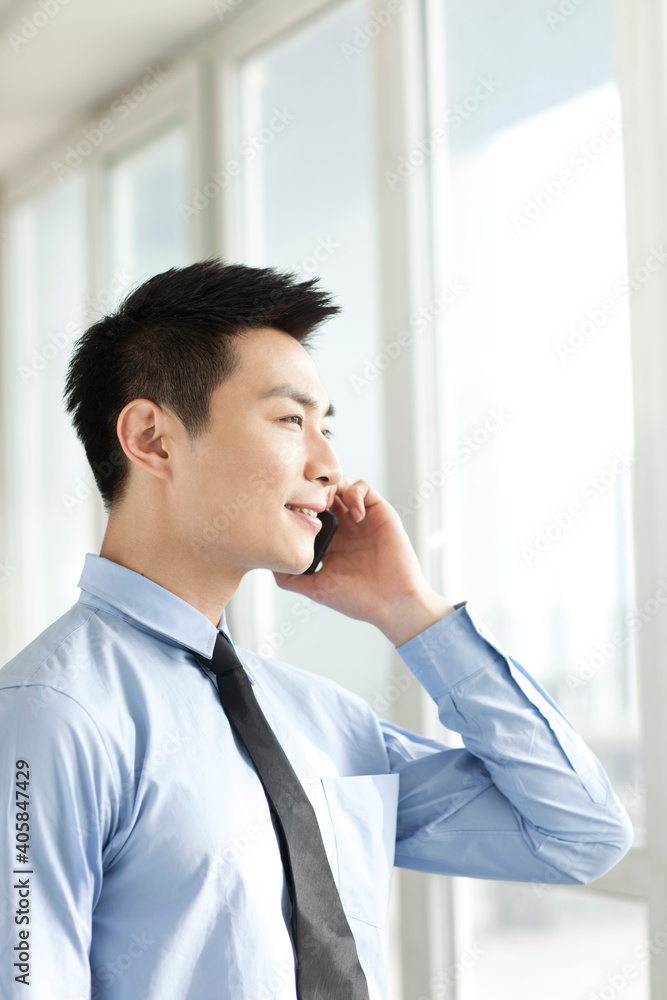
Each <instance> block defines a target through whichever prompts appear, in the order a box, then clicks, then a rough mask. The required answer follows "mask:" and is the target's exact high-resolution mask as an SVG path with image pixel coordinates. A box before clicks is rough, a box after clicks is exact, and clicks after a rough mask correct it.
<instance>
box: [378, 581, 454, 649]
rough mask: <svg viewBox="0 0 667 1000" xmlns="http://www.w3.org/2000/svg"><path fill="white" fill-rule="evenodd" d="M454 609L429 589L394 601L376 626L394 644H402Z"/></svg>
mask: <svg viewBox="0 0 667 1000" xmlns="http://www.w3.org/2000/svg"><path fill="white" fill-rule="evenodd" d="M454 610H455V609H454V608H453V607H452V605H451V604H449V602H448V601H446V600H445V598H444V597H442V596H441V595H440V594H438V593H437V592H436V591H435V590H432V589H429V590H428V591H421V592H420V593H418V594H411V595H408V596H406V597H404V598H401V599H400V600H399V601H396V602H395V603H394V604H393V605H392V606H391V608H389V609H388V611H387V613H386V615H385V617H384V619H383V621H382V622H381V623H380V624H378V628H379V629H380V631H381V632H382V633H383V634H384V635H385V636H386V637H387V639H389V641H390V642H391V643H392V644H393V645H394V646H402V645H403V643H405V642H408V641H409V640H410V639H414V637H415V636H416V635H419V633H420V632H423V631H424V630H425V629H427V628H430V626H431V625H435V623H436V622H439V621H440V620H441V619H442V618H444V617H445V616H446V615H450V614H452V613H453V611H454Z"/></svg>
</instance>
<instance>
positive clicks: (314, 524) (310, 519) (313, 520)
mask: <svg viewBox="0 0 667 1000" xmlns="http://www.w3.org/2000/svg"><path fill="white" fill-rule="evenodd" d="M285 509H286V510H288V511H289V512H290V514H293V515H294V517H298V518H299V520H300V521H304V522H305V523H306V524H309V525H310V527H311V528H314V529H315V531H316V532H317V531H320V529H321V527H322V522H321V521H320V519H319V517H315V516H314V515H312V514H304V512H303V511H302V510H293V509H292V507H288V505H287V504H285Z"/></svg>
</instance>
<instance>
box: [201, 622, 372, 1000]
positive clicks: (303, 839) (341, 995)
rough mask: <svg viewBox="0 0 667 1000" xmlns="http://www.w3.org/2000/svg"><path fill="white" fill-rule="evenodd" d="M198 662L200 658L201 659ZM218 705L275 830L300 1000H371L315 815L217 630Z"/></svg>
mask: <svg viewBox="0 0 667 1000" xmlns="http://www.w3.org/2000/svg"><path fill="white" fill-rule="evenodd" d="M200 659H201V658H200ZM201 662H202V663H204V664H205V665H206V666H207V667H209V669H211V670H212V671H213V672H214V674H215V675H216V681H217V685H218V692H219V694H220V701H221V702H222V707H223V708H224V710H225V714H226V716H227V718H228V719H229V722H230V725H231V726H232V729H233V730H234V732H235V733H236V734H237V736H238V737H239V739H240V740H241V742H242V743H243V745H244V746H245V748H246V750H247V751H248V754H249V755H250V759H251V760H252V762H253V764H254V765H255V768H256V770H257V773H258V775H259V777H260V780H261V782H262V785H263V786H264V791H265V793H266V797H267V799H268V801H269V806H270V809H271V813H272V815H273V816H274V817H275V819H276V826H277V828H278V833H279V841H280V853H281V856H282V859H283V865H284V867H285V875H286V877H287V883H288V887H289V891H290V898H291V901H292V909H293V913H292V918H293V929H294V938H295V941H294V945H295V950H296V986H297V996H298V997H299V1000H369V997H368V985H367V983H366V976H365V975H364V970H363V969H362V967H361V964H360V962H359V957H358V955H357V947H356V943H355V940H354V937H353V935H352V931H351V930H350V926H349V924H348V922H347V917H346V916H345V913H344V912H343V906H342V903H341V901H340V896H339V894H338V889H337V888H336V883H335V882H334V878H333V875H332V874H331V868H330V867H329V860H328V858H327V855H326V851H325V849H324V843H323V841H322V834H321V833H320V828H319V826H318V823H317V817H316V816H315V810H314V809H313V807H312V805H311V802H310V799H309V798H308V796H307V795H306V793H305V791H304V789H303V786H302V785H301V782H300V781H299V779H298V778H297V776H296V774H295V772H294V768H293V767H292V765H291V764H290V762H289V760H288V758H287V755H286V754H285V751H284V750H283V748H282V747H281V745H280V743H279V742H278V740H277V739H276V736H275V734H274V732H273V730H272V729H271V727H270V726H269V724H268V722H267V720H266V717H265V715H264V713H263V712H262V710H261V708H260V707H259V704H258V702H257V699H256V698H255V695H254V693H253V690H252V685H251V683H250V681H249V679H248V676H247V674H246V672H245V670H244V668H243V664H242V663H241V661H240V660H239V658H238V656H237V655H236V653H235V652H234V648H233V646H232V644H231V642H230V641H228V640H227V639H226V638H225V637H224V636H223V635H222V634H221V633H220V632H218V635H217V638H216V640H215V647H214V650H213V658H212V659H211V660H205V659H201Z"/></svg>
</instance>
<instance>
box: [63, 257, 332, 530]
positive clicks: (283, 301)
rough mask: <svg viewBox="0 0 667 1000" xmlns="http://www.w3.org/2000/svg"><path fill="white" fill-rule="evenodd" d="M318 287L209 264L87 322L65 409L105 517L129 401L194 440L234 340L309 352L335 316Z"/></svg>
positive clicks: (121, 472)
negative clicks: (280, 338)
mask: <svg viewBox="0 0 667 1000" xmlns="http://www.w3.org/2000/svg"><path fill="white" fill-rule="evenodd" d="M317 282H318V279H317V278H309V279H308V280H306V281H297V280H296V275H295V274H290V273H287V272H279V271H277V270H275V269H274V268H270V267H264V268H260V267H248V266H246V265H244V264H225V263H224V262H223V261H222V260H220V259H217V258H213V259H209V260H205V261H199V262H198V263H196V264H191V265H189V266H188V267H182V268H176V267H172V268H171V269H170V270H168V271H164V272H163V273H162V274H156V275H155V276H154V277H152V278H149V279H148V281H146V282H144V284H143V285H141V286H140V287H139V288H137V289H136V290H135V291H133V292H131V293H130V294H129V295H128V296H126V298H125V299H124V300H123V301H122V302H121V304H120V305H119V307H118V309H117V310H116V312H114V313H113V314H111V315H109V316H105V317H103V318H102V319H100V320H98V321H97V322H96V323H93V325H92V326H90V327H89V328H88V329H87V330H86V331H85V332H84V333H83V334H82V336H81V337H80V338H79V340H78V341H77V343H76V344H75V346H74V352H73V354H72V357H71V359H70V362H69V367H68V371H67V378H66V382H65V388H64V391H63V400H64V401H65V403H66V409H67V412H68V413H71V414H73V416H72V422H73V424H74V428H75V430H76V433H77V435H78V437H79V439H80V441H81V443H82V444H83V447H84V449H85V452H86V456H87V458H88V462H89V463H90V467H91V469H92V470H93V474H94V476H95V481H96V483H97V487H98V489H99V491H100V494H101V496H102V500H103V503H104V507H105V510H106V511H107V513H109V512H110V510H111V505H112V503H117V502H119V501H120V500H121V499H122V498H123V496H124V495H125V493H126V491H127V486H128V482H129V473H130V464H131V463H130V461H129V459H128V458H127V456H126V455H125V452H124V451H123V449H122V448H121V446H120V442H119V440H118V435H117V433H116V424H117V421H118V415H119V414H120V412H121V410H122V409H123V407H125V406H126V405H127V403H129V402H131V401H132V400H133V399H150V400H151V401H152V402H154V403H157V404H158V405H160V406H166V407H168V408H169V409H171V410H172V411H173V412H174V413H175V414H176V416H177V417H178V418H179V420H180V421H181V423H182V424H183V426H184V428H185V430H186V432H187V434H188V437H189V438H190V439H194V438H196V437H198V436H199V435H200V434H202V433H203V432H205V431H206V430H207V428H208V426H209V423H210V419H211V413H210V401H211V395H212V393H213V392H214V390H215V389H216V388H217V387H218V386H219V385H220V384H221V383H222V382H223V381H225V380H226V379H228V378H230V377H231V376H232V375H233V374H234V372H235V371H236V370H237V368H238V364H239V360H238V356H237V354H236V351H235V350H234V345H233V340H234V339H235V338H236V337H238V336H240V335H247V333H248V331H251V330H253V329H258V328H261V327H271V328H273V329H276V330H281V331H283V332H285V333H288V334H290V336H292V337H294V338H295V340H298V341H299V342H300V343H301V344H303V345H304V346H306V344H308V343H309V342H310V338H311V334H312V332H313V330H314V329H315V327H317V326H318V325H319V324H320V323H322V322H323V321H324V320H326V319H327V318H328V317H329V316H332V315H333V314H335V313H338V312H340V306H337V305H334V304H333V302H332V300H331V297H330V295H329V294H328V293H327V292H325V291H322V290H321V289H319V288H317V287H315V286H316V284H317Z"/></svg>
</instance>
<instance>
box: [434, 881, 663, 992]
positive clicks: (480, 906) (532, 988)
mask: <svg viewBox="0 0 667 1000" xmlns="http://www.w3.org/2000/svg"><path fill="white" fill-rule="evenodd" d="M457 881H458V882H459V883H460V886H459V888H460V889H462V890H463V893H464V895H465V900H461V903H460V905H459V916H460V919H459V925H458V928H457V931H458V940H457V947H456V955H457V956H458V962H457V963H455V964H454V965H452V966H451V967H448V968H444V969H440V970H438V973H437V975H438V977H439V983H438V985H439V988H438V989H436V990H435V992H434V994H433V995H434V996H436V997H450V996H454V992H453V990H454V988H456V989H457V993H456V998H457V1000H488V998H489V997H493V1000H535V998H536V997H539V1000H563V998H564V997H567V998H568V1000H613V998H615V997H619V996H622V997H623V1000H647V998H648V996H649V965H650V956H651V953H652V952H651V949H653V952H654V953H655V951H656V950H657V951H660V950H661V949H662V948H664V945H665V942H667V934H666V933H665V932H664V931H662V932H660V933H659V935H656V939H655V940H654V941H652V940H651V939H650V935H649V934H648V930H647V928H648V919H647V912H646V906H645V905H644V904H643V903H640V902H635V901H627V900H623V899H617V898H609V897H607V896H606V895H605V896H603V895H602V894H597V893H585V894H582V893H581V892H578V891H577V889H576V888H575V889H564V888H562V887H560V886H559V887H555V886H538V885H531V886H528V885H517V884H511V883H503V882H500V883H490V882H483V881H476V880H472V879H458V880H457ZM459 895H461V893H459ZM461 911H462V912H461ZM466 918H468V919H466ZM454 984H456V987H455V986H454Z"/></svg>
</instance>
